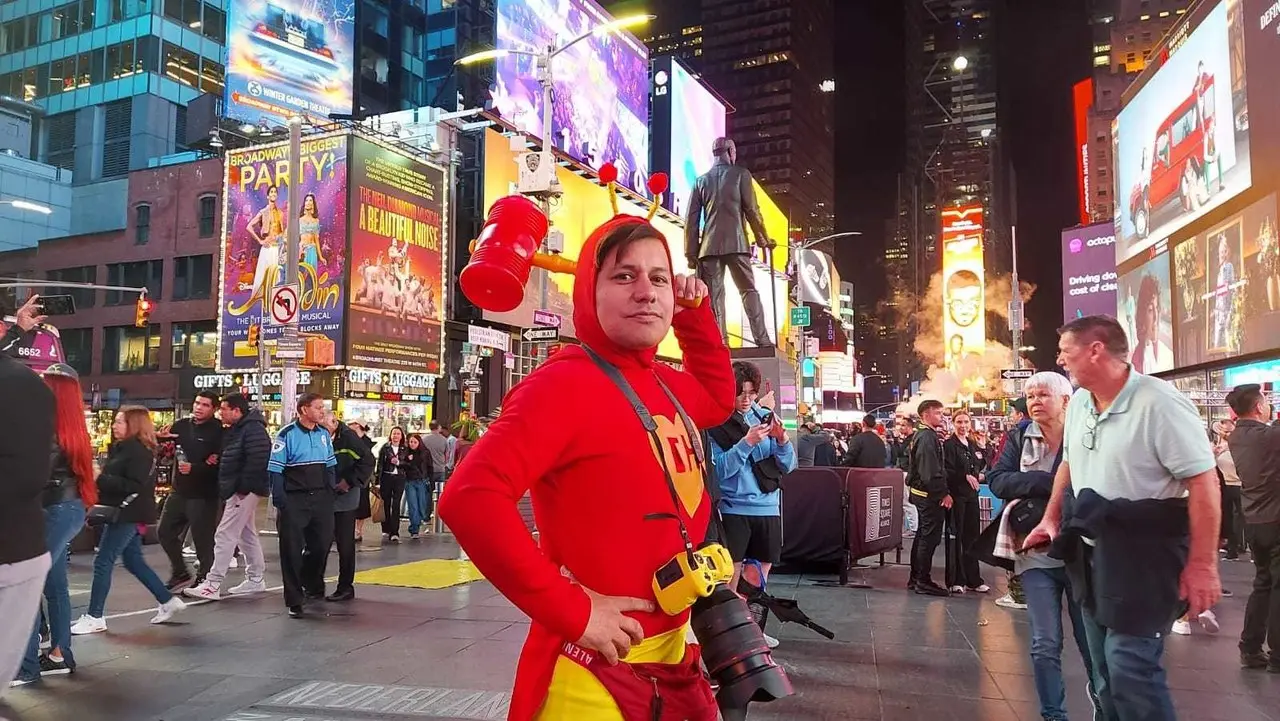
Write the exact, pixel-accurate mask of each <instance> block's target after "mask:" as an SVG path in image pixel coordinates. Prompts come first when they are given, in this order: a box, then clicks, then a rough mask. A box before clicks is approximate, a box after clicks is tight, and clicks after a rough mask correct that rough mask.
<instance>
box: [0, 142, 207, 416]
mask: <svg viewBox="0 0 1280 721" xmlns="http://www.w3.org/2000/svg"><path fill="white" fill-rule="evenodd" d="M222 182H223V166H222V162H221V160H219V159H209V160H200V161H196V162H189V163H184V164H181V165H169V166H163V167H159V168H149V169H146V170H137V171H133V172H132V173H130V174H129V189H128V208H127V209H126V210H127V225H126V227H125V228H123V229H121V230H116V231H111V232H105V233H97V234H92V235H79V236H69V237H63V238H56V239H50V240H43V241H41V242H40V243H39V244H38V246H37V247H35V248H32V249H23V250H14V251H9V252H5V253H0V276H8V277H15V276H16V277H22V278H32V279H37V278H39V279H47V280H62V281H68V282H71V281H74V282H86V283H97V284H101V285H121V286H135V287H136V286H145V287H146V288H147V289H148V290H149V291H150V297H151V298H152V299H153V300H155V301H156V307H155V311H154V313H153V314H152V316H151V324H150V326H149V327H147V328H136V327H135V326H134V311H135V304H136V301H137V295H136V294H134V293H125V292H118V291H88V290H59V289H56V288H44V289H33V290H34V291H35V292H42V293H60V292H68V293H71V294H72V295H74V296H75V300H76V313H75V315H73V316H69V317H65V318H55V319H54V321H55V322H56V323H57V325H58V328H59V330H60V331H61V334H62V344H63V350H64V352H65V354H66V356H67V361H68V362H69V363H70V364H71V365H72V366H74V367H75V368H76V369H77V370H78V371H79V372H80V374H81V383H82V386H83V388H84V390H85V395H86V399H88V398H90V397H92V398H93V400H94V402H95V405H96V406H97V407H99V408H111V407H116V406H118V405H120V404H124V403H134V404H142V405H146V406H148V407H150V408H155V409H166V408H172V407H174V406H175V403H176V404H177V406H178V407H179V408H181V407H183V406H185V405H186V404H187V403H188V402H189V399H184V398H179V397H178V393H179V391H178V388H179V378H180V377H181V376H183V375H184V374H186V375H191V374H194V373H197V372H206V373H208V372H212V371H211V369H212V368H213V367H214V362H215V349H216V348H217V321H216V317H217V313H216V310H217V302H218V301H217V297H218V293H217V284H216V280H215V275H216V271H217V265H218V264H217V257H218V252H219V239H220V237H221V234H222V227H221V226H222V197H221V194H222ZM28 292H30V291H26V290H25V289H19V290H18V292H17V293H12V294H11V297H10V298H8V299H7V302H5V303H2V304H0V305H5V306H11V304H12V303H13V302H14V301H16V300H17V299H18V297H25V295H26V294H27V293H28Z"/></svg>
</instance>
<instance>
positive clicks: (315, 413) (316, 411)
mask: <svg viewBox="0 0 1280 721" xmlns="http://www.w3.org/2000/svg"><path fill="white" fill-rule="evenodd" d="M298 415H300V416H302V417H303V419H305V420H306V421H307V422H308V423H311V424H312V425H320V424H321V423H323V422H324V415H325V408H324V400H322V399H320V398H317V399H315V400H313V401H311V402H310V403H308V404H306V405H305V406H303V407H302V408H300V409H299V410H298Z"/></svg>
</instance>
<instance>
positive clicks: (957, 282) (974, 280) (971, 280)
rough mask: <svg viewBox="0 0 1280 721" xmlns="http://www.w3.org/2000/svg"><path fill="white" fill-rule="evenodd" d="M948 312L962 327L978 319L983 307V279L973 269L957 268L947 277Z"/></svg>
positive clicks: (966, 326)
mask: <svg viewBox="0 0 1280 721" xmlns="http://www.w3.org/2000/svg"><path fill="white" fill-rule="evenodd" d="M946 301H947V312H948V313H949V314H950V315H951V320H952V321H953V322H954V323H955V324H956V325H958V326H960V327H961V328H968V327H969V326H971V325H973V324H974V323H975V322H976V321H977V320H978V313H979V311H980V310H981V309H982V280H981V279H980V278H979V277H978V274H977V273H974V272H973V271H971V270H957V271H956V272H955V273H952V274H951V277H950V278H948V279H947V295H946Z"/></svg>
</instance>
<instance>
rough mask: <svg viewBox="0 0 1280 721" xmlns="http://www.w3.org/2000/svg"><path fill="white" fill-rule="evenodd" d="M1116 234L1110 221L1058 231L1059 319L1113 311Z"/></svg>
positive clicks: (1067, 320)
mask: <svg viewBox="0 0 1280 721" xmlns="http://www.w3.org/2000/svg"><path fill="white" fill-rule="evenodd" d="M1115 250H1116V235H1115V226H1114V225H1113V224H1111V223H1099V224H1097V225H1090V226H1087V227H1084V228H1069V229H1067V230H1064V231H1062V320H1063V322H1065V323H1070V322H1071V321H1073V320H1075V319H1076V318H1083V317H1085V316H1086V315H1114V314H1115V312H1116V287H1117V285H1116V254H1115Z"/></svg>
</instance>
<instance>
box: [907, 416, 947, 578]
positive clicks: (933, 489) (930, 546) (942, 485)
mask: <svg viewBox="0 0 1280 721" xmlns="http://www.w3.org/2000/svg"><path fill="white" fill-rule="evenodd" d="M942 408H943V405H942V403H941V402H940V401H933V400H929V401H924V402H923V403H921V404H920V407H919V409H918V410H919V413H920V421H921V424H922V425H921V426H920V428H919V429H917V430H916V433H915V435H914V436H912V437H911V445H910V469H909V470H908V471H907V490H908V492H909V494H910V496H911V503H912V504H914V505H915V507H916V508H917V509H919V511H920V528H919V529H918V530H917V531H916V537H915V540H914V541H913V542H912V544H911V580H909V581H908V582H907V589H908V590H914V591H915V592H916V593H918V594H921V595H928V596H949V595H951V594H950V593H948V591H947V589H945V588H943V587H942V586H939V585H938V584H936V583H934V582H933V556H934V554H935V553H936V552H937V550H938V544H939V543H941V542H942V527H943V524H944V521H945V519H946V516H947V510H949V509H950V508H951V495H950V494H949V493H948V492H947V478H946V473H945V472H944V471H943V464H942V443H941V442H940V441H939V440H938V431H937V430H936V429H937V428H939V427H941V426H942V417H943V414H942Z"/></svg>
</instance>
